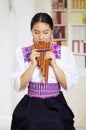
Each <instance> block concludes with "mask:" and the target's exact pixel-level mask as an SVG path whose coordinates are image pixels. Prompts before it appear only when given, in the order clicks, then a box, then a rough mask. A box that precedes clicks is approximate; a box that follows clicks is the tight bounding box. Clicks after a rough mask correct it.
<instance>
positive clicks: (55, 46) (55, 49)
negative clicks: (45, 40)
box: [52, 44, 61, 59]
mask: <svg viewBox="0 0 86 130" xmlns="http://www.w3.org/2000/svg"><path fill="white" fill-rule="evenodd" d="M52 51H53V53H54V54H55V56H56V58H57V59H60V58H61V45H60V44H52Z"/></svg>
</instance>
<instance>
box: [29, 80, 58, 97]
mask: <svg viewBox="0 0 86 130" xmlns="http://www.w3.org/2000/svg"><path fill="white" fill-rule="evenodd" d="M59 93H60V86H59V84H58V83H35V82H30V83H29V86H28V95H29V96H30V97H37V98H49V97H55V96H57V95H58V94H59Z"/></svg>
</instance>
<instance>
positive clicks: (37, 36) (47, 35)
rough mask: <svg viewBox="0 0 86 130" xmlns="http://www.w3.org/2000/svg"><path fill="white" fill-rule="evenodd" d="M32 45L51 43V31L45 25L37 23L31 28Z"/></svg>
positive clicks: (47, 25)
mask: <svg viewBox="0 0 86 130" xmlns="http://www.w3.org/2000/svg"><path fill="white" fill-rule="evenodd" d="M32 35H33V41H34V43H39V42H40V43H41V42H52V30H51V28H50V26H49V24H47V23H43V22H37V23H35V24H34V26H33V28H32Z"/></svg>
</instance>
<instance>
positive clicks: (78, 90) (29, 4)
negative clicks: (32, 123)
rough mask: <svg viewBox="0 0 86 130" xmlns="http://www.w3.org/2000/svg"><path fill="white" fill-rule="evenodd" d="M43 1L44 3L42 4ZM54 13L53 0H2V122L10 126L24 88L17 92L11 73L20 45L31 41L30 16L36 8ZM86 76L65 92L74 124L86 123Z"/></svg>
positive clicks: (0, 55) (0, 101) (0, 108)
mask: <svg viewBox="0 0 86 130" xmlns="http://www.w3.org/2000/svg"><path fill="white" fill-rule="evenodd" d="M41 3H42V4H41ZM42 11H43V12H48V13H49V14H51V7H50V0H43V1H41V0H12V9H11V10H9V2H8V0H0V60H1V63H0V126H3V125H8V126H10V121H11V115H12V112H13V109H14V107H15V106H16V104H17V103H18V101H19V100H20V99H21V98H22V96H23V95H24V93H25V92H23V93H20V94H19V93H17V92H16V91H14V89H13V88H11V86H10V83H9V79H8V75H9V73H10V70H11V67H12V64H13V62H14V59H15V50H16V47H17V46H23V45H27V44H31V42H32V36H31V32H30V20H31V18H32V16H33V15H34V14H35V13H36V12H42ZM85 86H86V77H82V78H80V80H79V82H78V84H76V86H75V87H74V89H73V90H71V91H70V92H69V93H65V97H66V98H67V101H68V103H69V104H70V106H71V107H72V109H73V111H74V113H75V115H76V117H75V121H76V123H75V125H76V126H81V127H86V109H85V108H86V103H85V99H86V94H85V92H86V88H85Z"/></svg>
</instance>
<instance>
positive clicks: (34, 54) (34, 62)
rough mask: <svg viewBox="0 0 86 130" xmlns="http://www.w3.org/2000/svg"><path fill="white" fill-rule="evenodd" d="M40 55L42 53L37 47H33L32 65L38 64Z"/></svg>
mask: <svg viewBox="0 0 86 130" xmlns="http://www.w3.org/2000/svg"><path fill="white" fill-rule="evenodd" d="M39 56H40V53H39V52H37V51H36V49H33V50H32V53H31V55H30V60H31V63H32V65H35V66H36V65H37V57H39Z"/></svg>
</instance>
